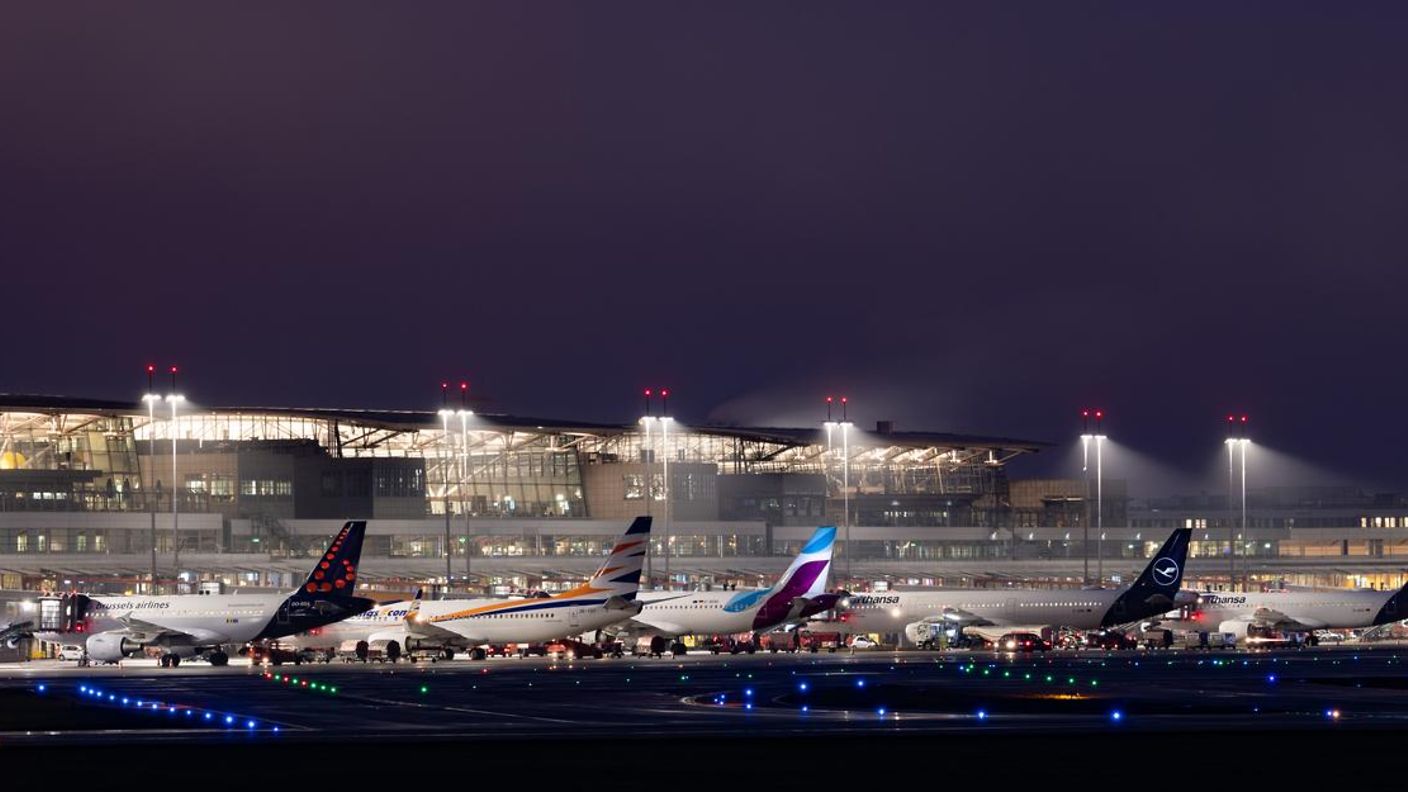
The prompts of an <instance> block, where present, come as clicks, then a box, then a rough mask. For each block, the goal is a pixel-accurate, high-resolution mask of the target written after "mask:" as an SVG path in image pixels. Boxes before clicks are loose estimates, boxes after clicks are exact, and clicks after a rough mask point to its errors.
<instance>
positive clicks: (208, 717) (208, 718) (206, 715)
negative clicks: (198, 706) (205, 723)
mask: <svg viewBox="0 0 1408 792" xmlns="http://www.w3.org/2000/svg"><path fill="white" fill-rule="evenodd" d="M212 717H214V716H213V715H211V714H210V713H209V712H207V713H205V719H206V720H210V719H211V718H212Z"/></svg>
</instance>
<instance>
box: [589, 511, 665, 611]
mask: <svg viewBox="0 0 1408 792" xmlns="http://www.w3.org/2000/svg"><path fill="white" fill-rule="evenodd" d="M649 542H650V518H649V517H637V518H635V520H634V521H632V522H631V527H630V528H627V529H626V532H625V533H624V534H622V535H621V538H620V539H618V540H616V545H615V546H614V547H612V548H611V555H609V556H607V557H606V560H605V561H604V562H602V564H601V567H599V568H598V569H597V571H596V572H595V573H594V574H593V575H592V577H591V580H589V581H587V587H588V588H589V589H592V590H594V591H595V592H596V593H601V592H607V596H608V598H613V597H620V598H621V599H622V600H625V601H630V600H633V599H635V598H636V592H637V591H639V590H640V572H641V567H642V566H643V565H644V563H645V554H646V552H647V551H648V550H649V545H648V543H649Z"/></svg>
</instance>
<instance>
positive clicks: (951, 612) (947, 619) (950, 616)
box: [921, 608, 992, 627]
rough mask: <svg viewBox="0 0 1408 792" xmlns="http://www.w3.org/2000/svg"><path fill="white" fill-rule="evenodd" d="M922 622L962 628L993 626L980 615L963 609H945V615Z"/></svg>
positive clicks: (927, 618)
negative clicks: (954, 625)
mask: <svg viewBox="0 0 1408 792" xmlns="http://www.w3.org/2000/svg"><path fill="white" fill-rule="evenodd" d="M921 621H926V622H929V623H931V624H932V623H938V622H941V623H944V624H956V625H958V626H960V627H982V626H986V625H991V624H992V622H990V621H988V620H987V619H985V618H983V617H982V616H979V615H978V614H976V613H972V612H970V611H966V610H963V609H962V608H944V609H943V613H941V614H940V615H939V616H937V617H935V616H928V617H925V618H924V619H922V620H921Z"/></svg>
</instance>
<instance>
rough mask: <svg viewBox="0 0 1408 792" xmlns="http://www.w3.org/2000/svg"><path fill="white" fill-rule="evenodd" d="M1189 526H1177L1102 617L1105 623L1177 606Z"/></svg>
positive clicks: (1140, 617) (1134, 618) (1155, 614)
mask: <svg viewBox="0 0 1408 792" xmlns="http://www.w3.org/2000/svg"><path fill="white" fill-rule="evenodd" d="M1192 534H1193V530H1192V529H1191V528H1177V529H1175V530H1174V532H1173V534H1172V535H1170V536H1169V538H1168V540H1167V541H1165V542H1164V546H1163V547H1160V548H1159V552H1157V553H1155V554H1154V559H1153V560H1152V561H1150V562H1149V565H1148V566H1146V567H1144V571H1143V572H1141V573H1139V577H1138V578H1136V579H1135V581H1134V583H1133V584H1132V585H1131V586H1130V587H1129V588H1128V589H1125V591H1124V592H1122V593H1121V594H1120V595H1119V596H1118V597H1117V598H1116V599H1115V602H1114V604H1113V605H1112V606H1111V607H1110V609H1109V610H1108V611H1107V612H1106V613H1105V616H1104V617H1103V618H1102V619H1101V623H1102V624H1103V625H1104V626H1109V625H1112V624H1127V623H1129V622H1131V621H1135V620H1137V619H1147V618H1149V617H1151V616H1158V615H1159V614H1161V613H1167V612H1169V611H1171V610H1173V609H1174V608H1175V607H1177V602H1176V598H1177V596H1178V589H1179V587H1180V586H1181V585H1183V565H1184V563H1185V562H1186V561H1187V560H1188V541H1189V539H1190V538H1191V537H1192Z"/></svg>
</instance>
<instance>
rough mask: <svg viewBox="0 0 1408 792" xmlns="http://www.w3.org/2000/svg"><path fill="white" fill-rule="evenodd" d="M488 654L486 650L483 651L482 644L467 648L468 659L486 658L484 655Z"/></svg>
mask: <svg viewBox="0 0 1408 792" xmlns="http://www.w3.org/2000/svg"><path fill="white" fill-rule="evenodd" d="M488 656H489V653H488V652H485V651H484V647H482V646H476V647H474V648H473V649H470V650H469V659H470V660H483V659H484V658H486V657H488Z"/></svg>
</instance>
